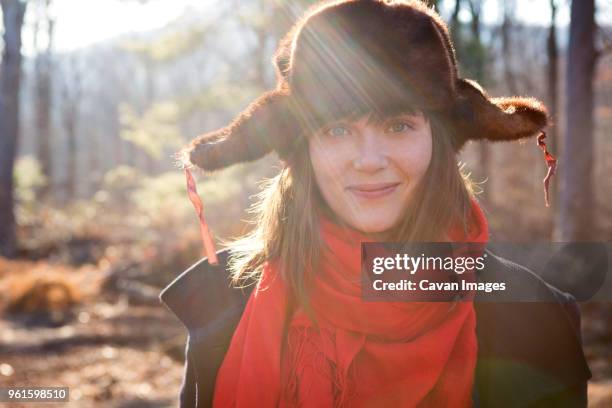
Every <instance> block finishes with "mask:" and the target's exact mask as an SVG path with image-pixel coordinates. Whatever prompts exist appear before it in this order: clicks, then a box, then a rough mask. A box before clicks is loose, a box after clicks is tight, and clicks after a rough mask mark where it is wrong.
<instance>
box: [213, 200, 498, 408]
mask: <svg viewBox="0 0 612 408" xmlns="http://www.w3.org/2000/svg"><path fill="white" fill-rule="evenodd" d="M469 229H470V232H469V234H467V235H465V234H463V233H460V232H459V231H461V229H460V228H453V229H451V230H450V231H449V232H448V236H449V238H450V241H452V242H482V243H485V242H486V241H487V238H488V226H487V221H486V218H485V216H484V214H483V212H482V210H481V209H480V207H479V206H478V204H477V203H476V202H475V201H473V202H472V217H471V222H470V228H469ZM321 234H322V237H323V239H324V241H325V242H326V243H327V245H328V246H329V247H330V248H331V250H332V252H333V254H332V255H329V256H326V257H324V259H325V261H324V262H322V264H321V266H320V269H319V270H318V271H317V273H316V274H315V278H314V280H313V285H312V286H311V288H310V291H309V298H310V301H311V305H312V307H313V310H314V312H315V316H316V319H317V322H318V323H319V328H320V330H316V329H315V328H314V327H313V326H312V324H311V322H310V320H309V319H308V318H307V317H306V315H305V313H304V312H303V311H302V310H301V309H297V310H296V312H295V313H294V314H293V315H292V317H291V320H290V324H289V327H288V331H287V336H286V337H284V333H285V330H286V324H285V322H286V321H287V318H288V316H287V313H288V307H287V300H288V289H287V287H286V286H285V284H284V281H283V279H282V278H281V275H280V273H279V270H278V269H279V268H278V263H277V262H268V263H266V264H265V265H264V268H263V273H262V277H261V280H260V282H259V284H258V286H257V288H256V290H254V291H253V293H252V294H251V297H250V298H249V300H248V303H247V305H246V308H245V311H244V313H243V315H242V318H241V320H240V323H239V324H238V327H237V329H236V331H235V332H234V336H233V338H232V341H231V344H230V347H229V350H228V352H227V354H226V356H225V359H224V361H223V364H222V365H221V368H220V369H219V372H218V374H217V380H216V385H215V395H214V401H213V406H214V407H215V408H225V407H239V408H240V407H276V406H280V407H295V406H321V407H337V406H351V407H353V406H398V407H413V406H420V407H438V406H456V407H468V406H471V405H472V399H471V396H472V386H473V377H474V368H475V366H476V356H477V341H476V332H475V328H476V315H475V312H474V308H473V304H472V302H469V301H468V302H455V303H452V302H364V301H363V300H362V298H361V288H360V280H361V257H360V253H361V252H360V251H361V246H360V243H361V242H364V241H365V242H371V240H370V239H368V238H367V237H366V236H365V235H363V234H361V233H359V232H358V231H355V230H350V231H348V232H347V230H345V229H342V228H341V227H340V226H338V225H336V224H334V223H332V222H331V221H329V220H328V219H326V218H322V219H321ZM338 262H339V264H340V267H337V266H338V265H339V264H338Z"/></svg>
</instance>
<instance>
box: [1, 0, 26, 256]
mask: <svg viewBox="0 0 612 408" xmlns="http://www.w3.org/2000/svg"><path fill="white" fill-rule="evenodd" d="M26 5H27V3H25V2H24V3H22V2H20V1H19V0H0V6H1V7H2V18H3V22H4V51H3V54H2V69H1V71H0V255H2V256H6V257H14V256H15V255H16V253H17V242H16V234H15V213H14V211H13V210H14V209H13V204H14V197H13V165H14V163H15V156H16V154H17V140H18V136H19V91H20V80H21V27H22V26H23V15H24V14H25V10H26Z"/></svg>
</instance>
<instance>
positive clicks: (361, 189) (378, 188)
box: [347, 183, 401, 198]
mask: <svg viewBox="0 0 612 408" xmlns="http://www.w3.org/2000/svg"><path fill="white" fill-rule="evenodd" d="M400 184H401V183H375V184H356V185H353V186H349V187H347V190H349V191H350V192H351V193H353V194H355V195H356V196H358V197H363V198H379V197H384V196H386V195H388V194H391V193H392V192H393V191H395V189H396V188H397V186H399V185H400Z"/></svg>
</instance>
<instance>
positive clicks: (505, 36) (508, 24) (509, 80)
mask: <svg viewBox="0 0 612 408" xmlns="http://www.w3.org/2000/svg"><path fill="white" fill-rule="evenodd" d="M552 1H554V0H552ZM502 7H503V15H504V17H503V21H502V25H501V38H502V55H503V59H504V78H505V81H506V85H507V86H508V90H509V91H510V93H511V94H513V95H518V93H519V92H518V85H517V81H516V75H515V73H514V70H513V64H512V62H513V56H514V55H513V54H514V52H513V49H512V39H511V32H512V27H513V25H514V12H515V10H516V1H515V0H509V1H503V2H502Z"/></svg>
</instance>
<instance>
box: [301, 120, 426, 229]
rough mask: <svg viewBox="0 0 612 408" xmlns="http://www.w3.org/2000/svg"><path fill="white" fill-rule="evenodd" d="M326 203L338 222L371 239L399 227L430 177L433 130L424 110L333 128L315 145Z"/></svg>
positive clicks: (314, 163) (315, 137)
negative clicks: (414, 195)
mask: <svg viewBox="0 0 612 408" xmlns="http://www.w3.org/2000/svg"><path fill="white" fill-rule="evenodd" d="M309 152H310V160H311V163H312V167H313V170H314V174H315V178H316V180H317V184H318V186H319V190H320V191H321V194H322V195H323V198H324V199H325V201H326V202H327V204H328V205H329V207H330V208H331V209H332V210H333V211H334V213H335V214H336V216H337V217H339V218H340V219H341V220H343V221H344V222H346V223H347V224H348V225H350V226H351V227H353V228H356V229H358V230H360V231H362V232H364V233H367V234H376V233H381V232H384V231H386V230H388V229H389V228H391V227H393V226H394V225H395V224H396V223H397V222H398V221H399V219H400V217H401V216H402V214H403V212H404V209H405V208H406V206H407V204H408V201H409V200H410V198H411V194H412V192H413V191H414V190H415V187H416V186H417V185H418V183H419V181H421V179H422V178H423V176H424V175H425V172H426V171H427V168H428V166H429V163H430V161H431V155H432V136H431V126H430V123H429V120H428V119H427V117H426V116H425V115H424V114H423V113H422V112H421V111H414V112H411V113H406V114H401V115H398V116H395V117H391V118H386V119H384V120H382V121H376V122H373V121H369V120H368V116H364V117H362V118H360V119H358V120H355V121H339V122H334V123H331V124H328V125H327V126H325V127H323V128H322V129H321V130H319V131H318V132H316V133H315V134H314V135H313V136H312V137H311V138H310V140H309Z"/></svg>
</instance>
